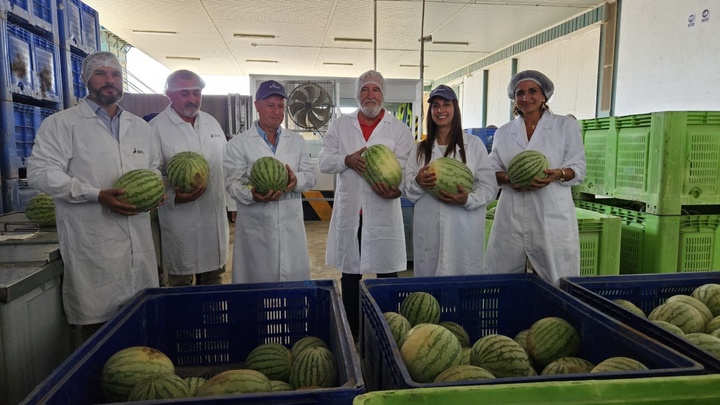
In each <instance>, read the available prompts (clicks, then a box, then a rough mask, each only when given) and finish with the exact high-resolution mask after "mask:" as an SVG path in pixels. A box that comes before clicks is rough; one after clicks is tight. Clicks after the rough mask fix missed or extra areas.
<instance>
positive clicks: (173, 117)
mask: <svg viewBox="0 0 720 405" xmlns="http://www.w3.org/2000/svg"><path fill="white" fill-rule="evenodd" d="M150 125H151V126H152V135H153V140H154V141H155V142H156V145H157V148H158V150H159V151H160V157H161V166H160V170H161V171H162V172H163V175H166V174H167V173H166V167H167V164H168V162H169V161H170V159H172V157H173V156H175V154H177V153H179V152H184V151H193V152H198V153H200V154H201V155H203V156H204V157H205V160H207V162H208V166H209V167H210V179H209V180H208V185H207V189H206V190H205V192H204V193H203V194H202V195H201V196H200V197H199V198H198V199H197V200H195V201H191V202H189V203H185V204H177V205H176V204H175V188H174V187H172V186H171V185H170V184H169V183H168V182H167V177H165V181H166V184H167V187H166V193H167V196H168V199H167V201H165V204H163V205H162V206H160V208H158V217H159V220H160V235H161V237H162V252H163V254H162V261H163V268H164V269H165V270H167V271H168V273H170V274H174V275H190V274H197V273H205V272H208V271H213V270H217V269H219V268H221V267H223V266H225V263H226V262H227V256H228V246H229V239H230V233H229V232H230V230H229V227H228V221H227V213H226V210H225V206H226V201H225V196H226V193H225V175H224V173H223V157H224V153H225V145H226V144H227V140H226V139H225V134H224V133H223V130H222V128H221V127H220V124H218V122H217V121H216V120H215V118H213V117H212V116H211V115H210V114H207V113H205V112H203V111H200V112H199V113H198V115H197V118H196V120H195V127H194V128H193V126H192V125H190V124H189V123H187V122H185V121H183V120H182V118H180V116H179V115H178V114H177V113H176V112H175V111H174V110H173V109H172V107H171V106H170V105H168V106H167V108H165V110H164V111H163V112H161V113H160V114H158V116H156V117H155V118H154V119H153V120H152V121H151V122H150Z"/></svg>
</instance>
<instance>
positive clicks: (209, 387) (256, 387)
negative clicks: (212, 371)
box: [195, 370, 272, 397]
mask: <svg viewBox="0 0 720 405" xmlns="http://www.w3.org/2000/svg"><path fill="white" fill-rule="evenodd" d="M255 392H272V386H271V385H270V380H268V378H267V377H265V374H263V373H260V372H258V371H255V370H228V371H223V372H222V373H220V374H218V375H216V376H215V377H213V378H211V379H209V380H208V381H207V382H206V383H205V384H203V385H202V386H201V387H200V388H199V389H198V392H197V395H195V396H196V397H212V396H216V395H232V394H252V393H255Z"/></svg>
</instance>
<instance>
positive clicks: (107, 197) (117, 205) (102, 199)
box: [98, 189, 139, 216]
mask: <svg viewBox="0 0 720 405" xmlns="http://www.w3.org/2000/svg"><path fill="white" fill-rule="evenodd" d="M123 194H125V190H123V189H105V190H100V194H98V202H99V203H100V204H102V205H104V206H105V207H108V208H109V209H110V210H111V211H114V212H117V213H118V214H122V215H127V216H132V215H137V214H139V212H137V211H136V207H135V206H134V205H132V204H127V203H124V202H122V201H120V200H118V198H117V197H118V196H120V195H123Z"/></svg>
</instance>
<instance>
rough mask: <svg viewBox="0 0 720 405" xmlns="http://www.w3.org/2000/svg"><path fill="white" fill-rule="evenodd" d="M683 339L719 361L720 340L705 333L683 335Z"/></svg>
mask: <svg viewBox="0 0 720 405" xmlns="http://www.w3.org/2000/svg"><path fill="white" fill-rule="evenodd" d="M685 339H687V340H689V341H690V342H692V344H694V345H695V346H697V347H699V348H701V349H703V350H705V351H706V352H708V353H710V354H712V356H713V357H715V358H716V359H720V338H718V337H716V336H712V335H708V334H706V333H688V334H687V335H685Z"/></svg>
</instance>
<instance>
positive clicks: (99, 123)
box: [28, 52, 160, 340]
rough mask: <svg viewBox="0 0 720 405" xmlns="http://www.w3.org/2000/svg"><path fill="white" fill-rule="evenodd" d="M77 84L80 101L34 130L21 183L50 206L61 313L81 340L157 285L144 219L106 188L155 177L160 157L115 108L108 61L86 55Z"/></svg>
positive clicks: (111, 59) (143, 130) (117, 95)
mask: <svg viewBox="0 0 720 405" xmlns="http://www.w3.org/2000/svg"><path fill="white" fill-rule="evenodd" d="M82 79H83V82H84V83H85V84H86V85H87V89H88V95H87V97H86V98H85V100H84V101H82V102H81V103H80V104H78V105H77V106H74V107H72V108H69V109H67V110H64V111H59V112H57V113H55V114H53V115H51V116H50V117H48V118H46V119H45V120H44V121H43V122H42V125H40V128H39V129H38V132H37V136H36V138H35V146H34V147H33V151H32V155H31V156H30V159H29V161H28V182H29V184H30V186H32V187H34V188H36V189H38V190H40V191H41V192H44V193H48V194H50V195H51V196H52V197H53V199H54V200H55V216H56V219H57V230H58V241H59V244H60V253H61V254H62V258H63V264H64V266H65V269H64V275H63V304H64V309H65V314H66V316H67V319H68V322H69V323H70V324H72V325H76V328H75V329H76V337H77V339H82V340H86V339H87V338H88V337H89V336H90V335H91V334H92V333H94V332H95V331H96V330H97V329H98V328H99V327H100V326H101V325H102V324H103V323H104V322H106V321H108V320H109V319H110V318H112V317H113V315H115V314H116V313H117V311H118V310H119V309H120V308H121V307H122V306H123V305H125V304H126V303H128V301H129V300H130V299H131V298H132V297H133V296H134V295H135V294H136V293H137V292H138V291H140V290H142V289H144V288H148V287H157V286H158V271H157V262H156V259H155V250H154V245H153V240H152V234H151V231H150V216H149V214H148V213H147V212H137V211H135V207H134V206H133V205H129V204H125V203H122V202H120V201H118V199H117V197H118V196H119V195H121V194H123V193H124V192H125V191H124V190H116V189H113V188H112V186H113V184H114V183H115V181H116V180H117V179H118V178H119V177H120V176H121V175H123V174H124V173H126V172H128V171H130V170H133V169H151V170H154V171H156V172H157V173H158V174H159V173H160V171H159V170H158V167H159V164H160V157H159V154H158V153H157V151H156V149H155V146H154V143H153V142H152V139H151V137H150V126H149V125H148V124H147V123H146V122H145V121H143V120H142V119H141V118H139V117H136V116H134V115H132V114H130V113H129V112H127V111H123V109H122V108H121V107H120V106H119V105H118V104H117V102H118V101H119V100H120V99H121V98H122V94H123V88H122V85H123V76H122V67H121V66H120V62H119V61H118V59H117V58H116V57H115V55H113V54H112V53H110V52H95V53H92V54H90V55H88V56H87V57H86V58H85V60H84V61H83V64H82ZM78 326H80V327H78Z"/></svg>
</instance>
